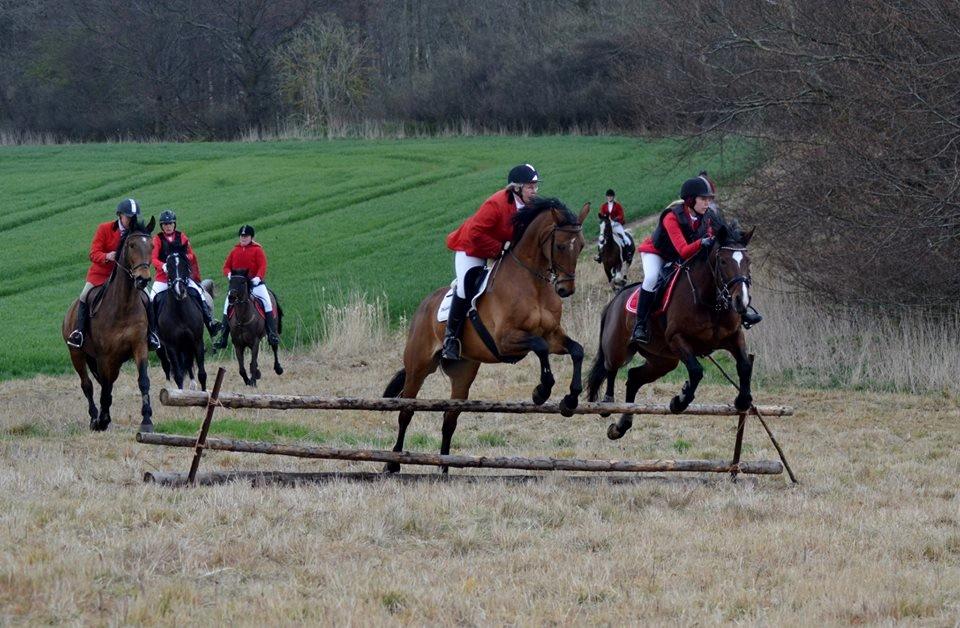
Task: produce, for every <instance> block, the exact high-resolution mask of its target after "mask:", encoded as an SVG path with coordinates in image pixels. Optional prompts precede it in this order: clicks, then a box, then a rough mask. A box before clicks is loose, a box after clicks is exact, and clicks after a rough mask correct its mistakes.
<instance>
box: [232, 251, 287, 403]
mask: <svg viewBox="0 0 960 628" xmlns="http://www.w3.org/2000/svg"><path fill="white" fill-rule="evenodd" d="M269 292H270V300H271V302H272V303H273V311H274V313H275V315H276V317H277V333H278V334H279V333H281V332H282V331H283V311H282V310H281V309H280V305H279V304H278V303H277V295H275V294H274V293H273V291H272V290H270V291H269ZM227 301H228V302H229V303H230V306H231V310H230V318H229V325H230V338H231V340H232V341H233V349H234V351H235V352H236V354H237V364H239V365H240V377H242V378H243V383H244V384H246V385H247V386H256V385H257V380H258V379H260V376H261V374H260V366H259V364H257V358H258V357H259V356H260V339H261V338H263V337H264V336H265V335H266V334H267V325H266V322H265V321H264V319H263V315H262V314H260V312H259V311H257V304H256V303H254V301H256V297H254V296H253V294H252V292H251V291H250V279H249V278H248V277H247V271H245V270H233V271H231V272H230V288H229V291H228V292H227ZM270 348H271V349H273V371H274V373H276V374H277V375H283V367H281V366H280V358H279V357H278V356H277V345H270ZM247 349H250V375H249V377H248V376H247V369H246V368H245V367H244V365H243V354H244V352H245V351H246V350H247Z"/></svg>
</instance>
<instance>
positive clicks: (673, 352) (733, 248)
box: [587, 223, 753, 440]
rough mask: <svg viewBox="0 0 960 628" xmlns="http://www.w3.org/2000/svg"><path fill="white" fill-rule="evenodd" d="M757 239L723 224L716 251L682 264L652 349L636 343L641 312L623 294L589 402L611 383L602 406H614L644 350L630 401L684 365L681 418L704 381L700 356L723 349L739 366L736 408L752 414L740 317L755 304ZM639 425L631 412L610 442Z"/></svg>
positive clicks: (607, 326)
mask: <svg viewBox="0 0 960 628" xmlns="http://www.w3.org/2000/svg"><path fill="white" fill-rule="evenodd" d="M752 237H753V229H751V230H750V231H749V232H747V233H743V232H742V231H741V230H740V228H739V227H738V226H737V225H736V223H734V224H733V225H732V226H727V225H721V226H720V227H719V228H718V232H717V237H716V240H715V242H714V244H713V246H711V247H710V248H706V249H703V250H701V251H700V252H699V253H697V255H695V256H694V257H693V258H692V259H691V260H688V261H687V262H685V263H684V264H682V265H681V267H680V270H679V271H678V272H679V273H680V276H679V277H677V279H676V283H675V285H674V289H673V296H672V298H671V299H670V302H669V304H668V306H667V309H666V312H664V313H663V315H662V316H660V315H657V314H652V315H651V317H650V332H651V335H650V342H649V343H648V344H645V345H640V346H636V345H633V344H630V336H631V334H632V330H633V324H634V320H635V319H636V315H635V314H632V313H630V312H628V311H627V310H626V308H625V307H624V306H625V304H626V302H627V300H628V299H629V298H630V295H631V293H632V292H633V290H629V289H627V290H622V291H621V292H620V293H618V294H617V295H616V296H614V297H613V299H612V300H611V301H610V302H609V303H608V304H607V305H606V306H605V307H604V309H603V314H602V318H601V321H600V345H599V348H598V350H597V355H596V358H595V359H594V361H593V365H592V366H591V369H590V374H589V377H588V385H587V392H588V399H589V400H590V401H596V400H597V396H598V391H599V389H600V385H601V384H602V383H603V382H604V381H606V384H607V386H606V394H605V396H604V398H603V401H604V402H612V401H613V398H614V397H613V394H614V379H615V377H616V374H617V371H618V370H619V369H620V368H621V367H622V366H624V365H625V364H627V363H629V362H630V360H632V359H633V356H634V355H635V354H636V353H638V352H639V353H640V354H641V355H642V356H643V357H644V358H645V362H644V363H643V364H641V365H640V366H637V367H634V368H631V369H630V370H629V371H628V372H627V391H626V392H627V394H626V401H627V402H628V403H632V402H633V401H634V399H635V398H636V395H637V391H638V390H640V387H641V386H643V385H644V384H648V383H650V382H653V381H656V380H657V379H660V378H661V377H663V376H664V375H666V374H667V373H669V372H670V371H672V370H673V369H675V368H676V367H677V365H678V363H679V362H680V361H682V362H683V364H684V365H685V366H686V367H687V373H688V380H687V381H686V382H685V383H684V385H683V388H682V390H681V392H680V394H679V395H676V396H674V397H673V398H672V399H671V400H670V411H671V412H674V413H681V412H683V411H684V410H686V409H687V406H689V405H690V402H692V401H693V398H694V395H695V394H696V391H697V386H698V385H699V383H700V380H701V379H702V378H703V367H702V366H700V362H699V361H698V360H697V356H705V355H709V354H710V353H711V352H713V351H714V350H715V349H724V350H726V351H728V352H730V354H731V355H733V357H734V359H735V360H736V362H737V375H738V377H739V380H740V386H739V394H738V395H737V397H736V399H735V400H734V406H736V408H737V410H740V411H741V412H744V411H746V410H749V409H750V407H751V405H752V403H753V396H752V395H751V392H750V379H751V376H752V373H753V361H752V359H751V358H750V356H749V355H748V353H747V346H746V340H745V338H744V334H743V330H742V329H741V328H740V323H741V318H740V317H741V315H742V314H743V313H745V312H746V309H747V307H748V306H749V305H750V294H749V286H750V254H749V252H748V250H747V245H748V244H749V243H750V239H751V238H752ZM634 285H637V284H634ZM654 307H656V306H654ZM632 425H633V415H632V414H624V415H622V416H621V417H620V420H619V421H618V422H617V423H615V424H611V425H610V426H609V427H608V429H607V437H608V438H610V439H611V440H616V439H618V438H621V437H622V436H623V435H624V434H625V433H626V432H627V430H629V429H630V427H631V426H632Z"/></svg>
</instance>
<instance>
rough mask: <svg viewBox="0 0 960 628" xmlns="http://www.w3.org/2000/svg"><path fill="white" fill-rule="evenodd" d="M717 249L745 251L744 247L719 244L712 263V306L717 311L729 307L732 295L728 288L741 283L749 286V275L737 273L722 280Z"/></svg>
mask: <svg viewBox="0 0 960 628" xmlns="http://www.w3.org/2000/svg"><path fill="white" fill-rule="evenodd" d="M719 251H734V252H738V251H739V252H741V253H746V252H747V249H746V248H738V247H732V246H721V247H720V249H719V250H718V252H717V257H716V260H715V261H714V263H713V282H714V283H715V284H716V286H717V303H716V305H715V306H714V307H715V308H716V310H717V311H718V312H722V311H724V310H728V309H730V304H731V303H732V302H733V295H732V294H731V292H730V289H731V288H732V287H733V286H735V285H737V284H738V283H742V284H744V285H746V286H747V287H748V288H749V287H750V275H737V276H736V277H734V278H733V279H730V280H729V281H724V280H723V275H722V274H721V273H720V252H719Z"/></svg>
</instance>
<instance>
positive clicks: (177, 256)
mask: <svg viewBox="0 0 960 628" xmlns="http://www.w3.org/2000/svg"><path fill="white" fill-rule="evenodd" d="M171 257H172V258H174V259H176V263H175V264H174V265H175V266H176V267H177V271H178V272H177V276H176V277H174V278H173V281H171V282H170V287H174V286H176V285H177V284H179V285H181V286H183V287H184V296H186V293H187V290H188V289H189V287H188V285H187V280H186V279H184V278H183V277H182V276H181V275H182V273H180V272H179V270H180V260H181V259H182V257H181V255H180V254H179V253H171V254H170V255H168V256H167V262H169V261H170V258H171ZM173 294H174V296H177V293H176V291H174V293H173ZM177 299H180V297H179V296H177Z"/></svg>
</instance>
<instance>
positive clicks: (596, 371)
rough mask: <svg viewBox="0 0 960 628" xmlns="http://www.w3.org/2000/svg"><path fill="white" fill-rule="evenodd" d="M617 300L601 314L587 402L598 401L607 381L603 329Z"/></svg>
mask: <svg viewBox="0 0 960 628" xmlns="http://www.w3.org/2000/svg"><path fill="white" fill-rule="evenodd" d="M616 300H617V299H616V298H613V299H610V302H609V303H607V304H606V305H605V306H603V312H601V314H600V341H599V342H598V343H597V355H596V356H594V358H593V364H592V365H591V366H590V375H589V377H588V379H587V401H596V400H597V393H598V392H599V391H600V385H601V384H602V383H603V382H604V380H605V379H607V367H606V366H605V365H604V362H605V361H606V358H605V357H604V355H603V328H604V327H606V324H607V312H608V311H609V310H610V306H611V305H613V304H614V303H615V302H616Z"/></svg>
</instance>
